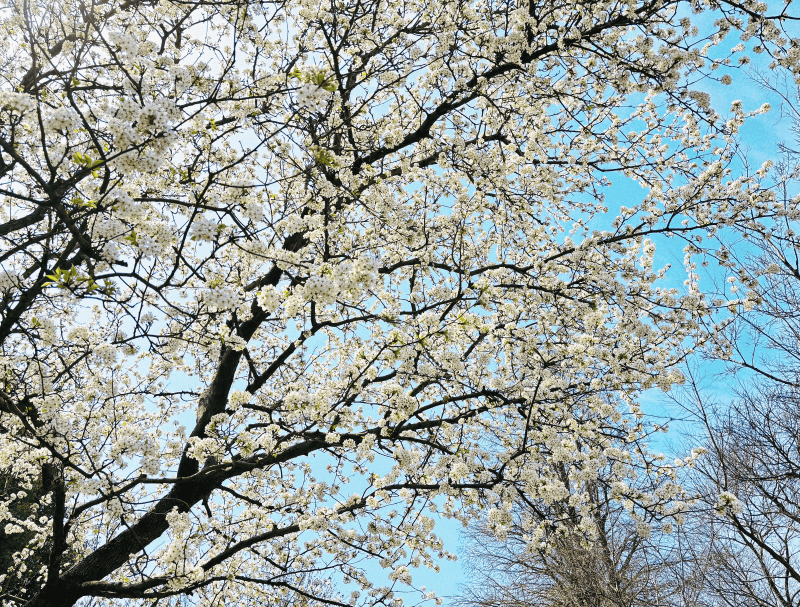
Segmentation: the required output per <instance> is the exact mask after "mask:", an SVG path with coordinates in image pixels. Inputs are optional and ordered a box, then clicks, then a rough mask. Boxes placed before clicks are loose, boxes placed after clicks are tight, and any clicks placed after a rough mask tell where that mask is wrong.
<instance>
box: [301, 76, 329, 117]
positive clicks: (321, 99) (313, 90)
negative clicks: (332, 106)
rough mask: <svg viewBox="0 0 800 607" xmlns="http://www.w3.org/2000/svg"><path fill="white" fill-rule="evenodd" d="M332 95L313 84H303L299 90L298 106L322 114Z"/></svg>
mask: <svg viewBox="0 0 800 607" xmlns="http://www.w3.org/2000/svg"><path fill="white" fill-rule="evenodd" d="M329 97H330V93H329V92H328V91H326V90H325V89H324V88H322V87H321V86H317V85H316V84H313V83H306V84H301V85H300V87H299V88H298V89H297V105H298V106H300V107H301V108H303V109H306V110H310V111H312V112H321V111H322V110H323V109H324V107H325V103H326V101H327V99H328V98H329Z"/></svg>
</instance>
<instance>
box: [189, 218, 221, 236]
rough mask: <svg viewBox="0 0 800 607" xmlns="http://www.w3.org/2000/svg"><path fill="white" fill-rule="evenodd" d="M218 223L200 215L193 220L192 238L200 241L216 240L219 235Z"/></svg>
mask: <svg viewBox="0 0 800 607" xmlns="http://www.w3.org/2000/svg"><path fill="white" fill-rule="evenodd" d="M217 225H219V224H216V223H214V222H213V221H211V220H210V219H206V218H205V217H203V216H202V215H198V216H197V217H195V218H194V219H193V220H192V239H194V240H199V241H201V242H202V241H206V240H214V238H215V237H216V235H217Z"/></svg>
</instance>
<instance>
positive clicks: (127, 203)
mask: <svg viewBox="0 0 800 607" xmlns="http://www.w3.org/2000/svg"><path fill="white" fill-rule="evenodd" d="M146 213H147V209H146V207H145V206H144V205H142V203H140V202H138V201H136V200H134V199H133V196H131V194H130V192H128V191H127V190H119V191H118V192H117V193H116V194H115V195H114V214H115V215H117V216H118V217H120V218H122V219H125V220H127V221H139V220H141V219H144V217H145V215H146Z"/></svg>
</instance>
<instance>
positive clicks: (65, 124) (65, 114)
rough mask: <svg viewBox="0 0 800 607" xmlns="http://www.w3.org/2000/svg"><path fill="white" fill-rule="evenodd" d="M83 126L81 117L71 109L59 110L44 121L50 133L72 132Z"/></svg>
mask: <svg viewBox="0 0 800 607" xmlns="http://www.w3.org/2000/svg"><path fill="white" fill-rule="evenodd" d="M80 124H81V117H80V116H78V114H77V112H75V110H73V109H72V108H69V107H62V108H58V109H57V110H55V111H54V112H52V113H51V114H50V115H49V116H47V118H45V119H44V127H45V129H47V130H48V131H50V132H70V131H72V130H74V129H76V128H78V126H79V125H80Z"/></svg>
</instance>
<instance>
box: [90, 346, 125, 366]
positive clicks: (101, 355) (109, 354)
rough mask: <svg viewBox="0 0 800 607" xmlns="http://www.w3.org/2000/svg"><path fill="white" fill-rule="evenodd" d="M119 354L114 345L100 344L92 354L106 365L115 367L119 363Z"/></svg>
mask: <svg viewBox="0 0 800 607" xmlns="http://www.w3.org/2000/svg"><path fill="white" fill-rule="evenodd" d="M118 353H119V351H118V350H117V347H116V346H115V345H114V344H100V345H98V346H97V347H95V349H94V351H93V352H92V354H93V355H94V357H95V358H96V359H97V360H99V361H100V362H101V363H102V364H104V365H113V364H114V363H115V362H117V355H118Z"/></svg>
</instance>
